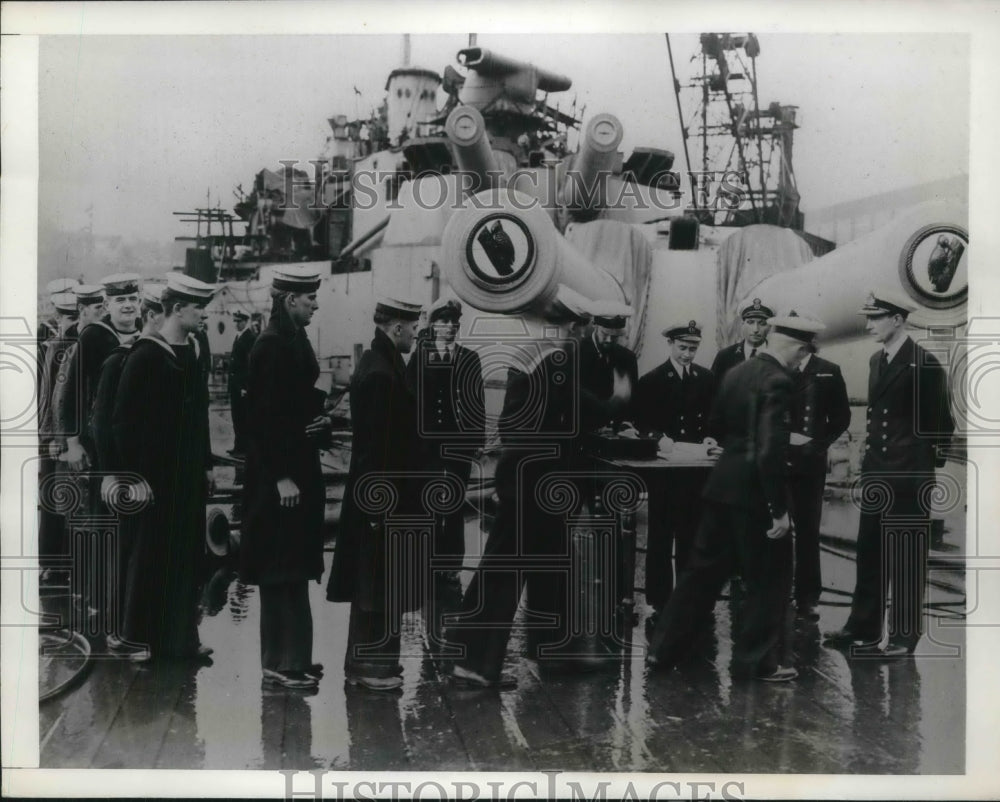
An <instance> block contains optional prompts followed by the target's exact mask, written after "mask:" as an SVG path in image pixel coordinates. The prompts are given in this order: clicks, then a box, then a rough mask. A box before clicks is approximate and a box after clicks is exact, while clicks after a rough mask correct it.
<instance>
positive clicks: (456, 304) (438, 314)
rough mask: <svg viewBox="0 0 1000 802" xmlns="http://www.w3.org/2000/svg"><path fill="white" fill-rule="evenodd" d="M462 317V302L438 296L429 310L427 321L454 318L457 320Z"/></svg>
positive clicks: (453, 319)
mask: <svg viewBox="0 0 1000 802" xmlns="http://www.w3.org/2000/svg"><path fill="white" fill-rule="evenodd" d="M460 317H462V303H461V301H457V300H455V299H454V298H438V299H437V300H436V301H435V302H434V303H432V304H431V308H430V310H428V312H427V322H428V323H433V322H434V321H436V320H452V321H455V322H457V321H458V319H459V318H460Z"/></svg>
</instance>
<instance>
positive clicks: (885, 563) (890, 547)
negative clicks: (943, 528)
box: [846, 476, 931, 648]
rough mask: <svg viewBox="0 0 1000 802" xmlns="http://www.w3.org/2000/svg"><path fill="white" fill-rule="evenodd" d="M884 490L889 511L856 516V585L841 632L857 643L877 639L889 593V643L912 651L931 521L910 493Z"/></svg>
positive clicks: (920, 609) (920, 616) (919, 616)
mask: <svg viewBox="0 0 1000 802" xmlns="http://www.w3.org/2000/svg"><path fill="white" fill-rule="evenodd" d="M868 478H874V479H877V478H878V477H877V476H876V477H868ZM865 480H866V477H862V488H864V486H865ZM888 486H889V487H890V488H891V491H892V492H891V493H890V496H891V501H890V502H889V509H887V510H881V511H878V512H866V511H864V510H862V513H861V521H860V523H859V524H858V545H857V555H858V565H857V581H856V583H855V586H854V598H853V600H852V602H851V615H850V617H849V618H848V619H847V624H846V627H847V629H850V630H851V631H852V632H853V633H855V635H856V636H857V637H858V638H859V639H861V640H866V641H876V640H878V639H879V638H880V637H881V635H882V624H883V619H884V616H885V605H886V595H887V593H888V592H889V590H890V588H891V590H892V607H891V609H890V611H889V640H890V642H892V643H894V644H899V645H902V646H906V647H907V648H912V647H913V646H915V645H916V643H917V641H918V640H920V635H921V632H922V624H923V601H924V588H925V585H926V584H927V551H928V547H929V543H930V527H931V521H930V516H929V515H928V514H927V513H926V512H925V511H924V510H923V509H922V508H921V505H920V503H919V501H918V496H917V494H916V493H915V492H912V488H910V487H902V488H900V487H897V486H894V485H892V484H889V485H888Z"/></svg>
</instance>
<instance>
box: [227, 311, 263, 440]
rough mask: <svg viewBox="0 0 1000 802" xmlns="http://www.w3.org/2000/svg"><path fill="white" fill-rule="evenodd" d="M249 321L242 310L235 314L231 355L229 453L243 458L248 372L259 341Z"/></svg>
mask: <svg viewBox="0 0 1000 802" xmlns="http://www.w3.org/2000/svg"><path fill="white" fill-rule="evenodd" d="M249 319H250V316H249V315H248V314H247V313H246V312H244V311H243V310H242V309H237V310H236V311H235V312H233V323H234V325H235V326H236V331H237V335H236V339H235V340H233V348H232V351H231V352H230V354H229V409H230V411H231V414H232V418H233V447H232V449H231V450H230V452H229V453H230V454H232V455H234V456H243V454H244V452H245V450H246V448H245V443H244V442H243V441H244V438H245V436H246V403H247V402H246V395H247V371H248V370H249V368H250V349H251V348H253V344H254V342H255V341H256V340H257V335H256V334H254V333H253V330H251V329H250V328H248V327H247V321H248V320H249Z"/></svg>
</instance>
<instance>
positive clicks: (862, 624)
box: [826, 290, 954, 658]
mask: <svg viewBox="0 0 1000 802" xmlns="http://www.w3.org/2000/svg"><path fill="white" fill-rule="evenodd" d="M915 309H916V306H915V305H914V304H913V302H912V301H911V300H910V299H909V298H907V297H906V296H904V295H902V294H901V293H899V292H896V291H894V290H876V291H873V292H872V293H870V294H869V296H868V300H867V301H866V303H865V304H864V306H862V307H861V310H860V312H859V314H861V315H864V316H865V317H866V318H867V319H868V322H867V326H866V329H867V331H868V332H869V334H871V335H872V338H873V339H874V340H875V342H877V343H879V345H880V346H881V347H880V348H879V349H878V351H876V352H875V353H874V354H872V356H871V359H870V361H869V366H868V367H869V374H868V410H867V438H866V441H865V451H864V457H863V459H862V462H861V490H862V509H861V520H860V522H859V524H858V545H857V553H858V561H857V578H856V581H855V586H854V595H853V598H852V600H851V614H850V616H849V617H848V619H847V623H846V624H845V625H844V627H843V628H842V629H840V630H837V631H835V632H831V633H828V634H827V636H826V642H827V643H829V644H831V645H850V646H852V647H853V648H852V651H851V653H852V655H857V656H862V655H864V656H869V657H875V658H899V657H906V656H908V655H910V654H912V653H913V651H914V650H915V649H916V646H917V642H918V641H919V640H920V636H921V632H922V624H923V600H924V586H925V584H926V582H927V550H928V544H929V541H930V512H929V510H928V509H927V501H928V499H929V498H930V495H931V492H930V491H931V489H932V488H933V486H934V469H935V468H940V467H943V466H944V464H945V456H944V454H943V452H942V449H943V447H945V446H946V445H947V444H948V442H949V440H950V438H951V434H952V431H953V430H954V422H953V420H952V417H951V412H950V409H949V400H948V387H947V377H946V375H945V372H944V369H943V368H942V367H941V364H940V362H938V360H937V359H936V358H935V357H934V356H933V355H932V354H930V353H929V352H927V351H926V350H925V349H924V348H922V347H921V346H920V345H917V343H915V342H914V341H913V339H912V338H911V337H910V336H909V334H907V332H906V326H907V322H906V321H907V317H908V316H909V314H910V313H911V312H913V311H914V310H915ZM882 501H884V502H885V503H881V502H882ZM893 519H897V520H898V523H897V524H896V525H893ZM889 590H891V593H892V606H891V609H890V611H889V617H888V632H887V633H883V620H884V617H885V609H886V592H887V591H889Z"/></svg>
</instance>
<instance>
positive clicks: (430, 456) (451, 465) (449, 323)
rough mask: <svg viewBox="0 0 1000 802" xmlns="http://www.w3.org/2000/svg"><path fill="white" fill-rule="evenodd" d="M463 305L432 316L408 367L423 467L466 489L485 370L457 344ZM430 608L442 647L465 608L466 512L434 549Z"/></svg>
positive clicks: (481, 431) (450, 520)
mask: <svg viewBox="0 0 1000 802" xmlns="http://www.w3.org/2000/svg"><path fill="white" fill-rule="evenodd" d="M461 317H462V304H461V303H459V302H458V301H457V300H455V299H452V298H440V299H438V300H437V301H435V302H434V304H432V305H431V307H430V310H429V311H428V315H427V322H428V326H429V336H427V337H426V338H424V339H422V340H419V341H418V345H417V348H416V349H415V350H414V353H413V355H412V356H411V357H410V361H409V363H408V365H407V367H406V380H407V383H408V385H409V387H410V391H411V392H412V393H413V394H414V397H415V398H416V401H417V405H418V416H417V418H418V425H419V433H420V440H421V446H422V458H421V468H422V469H423V470H426V471H435V472H442V473H444V474H446V475H448V476H451V477H454V478H455V479H457V480H458V482H459V483H461V486H462V488H463V492H464V488H465V486H466V485H467V484H468V481H469V477H470V475H471V473H472V460H473V459H475V455H476V452H478V451H479V450H480V449H482V448H483V446H484V445H485V444H486V410H485V400H484V389H483V367H482V363H481V362H480V359H479V354H477V353H476V352H475V351H473V350H471V349H469V348H465V347H464V346H462V345H460V344H459V343H458V342H457V341H456V337H457V334H458V327H459V321H460V320H461ZM432 551H433V554H432V565H431V566H430V569H431V578H430V582H431V584H430V592H431V599H430V609H428V610H425V611H424V612H425V623H426V624H427V626H428V633H429V635H430V636H431V640H432V645H434V644H436V643H440V635H441V616H442V615H443V614H444V613H446V612H453V611H455V610H457V609H458V608H459V606H460V605H461V603H462V584H461V581H460V580H459V571H460V570H461V566H462V561H463V559H464V558H465V513H464V510H463V509H462V508H461V507H460V508H459V509H456V510H455V511H454V512H452V513H450V514H447V515H444V516H442V519H441V520H440V521H438V523H437V526H436V530H435V541H434V543H433V546H432Z"/></svg>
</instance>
